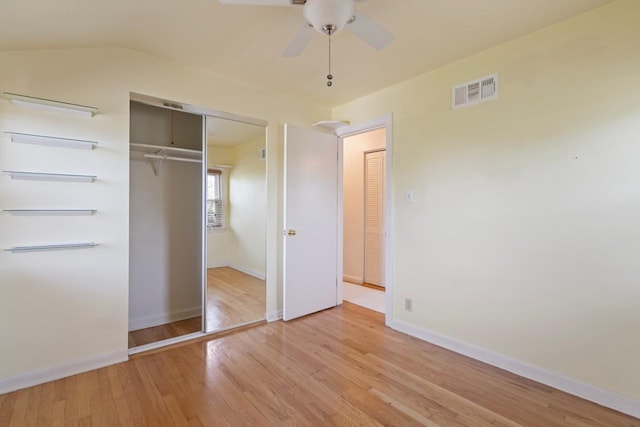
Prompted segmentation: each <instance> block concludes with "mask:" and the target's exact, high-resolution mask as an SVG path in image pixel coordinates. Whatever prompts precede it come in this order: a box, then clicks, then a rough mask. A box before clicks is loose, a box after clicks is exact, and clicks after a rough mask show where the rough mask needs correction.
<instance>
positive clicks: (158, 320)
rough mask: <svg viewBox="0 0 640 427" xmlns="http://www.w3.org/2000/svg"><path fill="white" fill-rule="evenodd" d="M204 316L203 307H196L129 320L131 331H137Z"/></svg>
mask: <svg viewBox="0 0 640 427" xmlns="http://www.w3.org/2000/svg"><path fill="white" fill-rule="evenodd" d="M200 315H202V307H200V306H199V305H198V306H195V307H191V308H185V309H182V310H174V311H172V312H170V313H159V314H154V315H151V316H145V317H138V318H133V319H129V331H137V330H138V329H144V328H151V327H153V326H158V325H165V324H167V323H171V322H177V321H178V320H184V319H191V318H192V317H196V316H200Z"/></svg>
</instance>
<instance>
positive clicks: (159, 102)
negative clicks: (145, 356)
mask: <svg viewBox="0 0 640 427" xmlns="http://www.w3.org/2000/svg"><path fill="white" fill-rule="evenodd" d="M131 101H134V102H139V103H142V104H146V105H150V106H153V107H159V108H163V109H166V110H173V111H180V112H183V113H190V114H195V115H199V116H202V174H201V179H202V182H203V185H202V194H201V198H200V201H201V206H200V209H201V212H202V215H203V216H202V227H201V229H202V234H201V238H200V246H201V253H202V265H201V268H200V270H201V271H200V281H201V283H200V285H201V290H202V314H201V315H202V324H201V329H200V332H194V333H190V334H185V335H181V336H179V337H174V338H169V339H166V340H161V341H156V342H153V343H149V344H144V345H141V346H137V347H132V348H129V349H128V354H129V355H133V354H137V353H143V352H146V351H149V350H154V349H157V348H161V347H166V346H170V345H173V344H177V343H181V342H185V341H189V340H193V339H198V338H204V337H207V336H210V335H215V334H219V333H222V332H225V331H228V330H231V329H236V328H241V327H245V326H248V325H251V324H254V323H261V322H264V321H265V320H268V315H267V307H268V299H269V292H270V286H272V284H271V281H270V280H269V262H268V260H269V259H270V257H271V251H272V248H271V247H270V245H269V244H267V241H268V235H269V230H268V226H267V225H268V223H269V218H265V229H266V233H265V235H266V236H267V241H265V242H264V244H265V296H266V298H265V307H264V316H263V317H262V318H260V319H257V320H255V321H251V322H246V323H242V324H239V325H232V326H229V327H226V328H220V329H217V330H215V331H211V332H206V322H207V226H206V198H207V186H206V176H207V116H211V117H215V118H220V119H225V120H232V121H236V122H241V123H247V124H250V125H255V126H261V127H263V128H264V131H265V136H264V137H265V148H266V150H267V153H268V151H269V139H268V137H267V136H268V134H269V133H268V130H269V122H267V121H266V120H262V119H256V118H253V117H248V116H243V115H240V114H235V113H229V112H226V111H221V110H215V109H211V108H206V107H201V106H196V105H192V104H187V103H183V102H179V101H172V100H167V99H164V98H158V97H156V96H152V95H145V94H141V93H137V92H129V102H131ZM265 160H266V161H267V165H266V171H265V185H266V191H265V193H266V194H265V197H268V194H269V191H270V186H269V180H268V170H269V164H268V156H267V158H266V159H265ZM267 204H268V201H267ZM129 286H131V284H130V283H129ZM127 325H128V322H127ZM127 333H128V327H127Z"/></svg>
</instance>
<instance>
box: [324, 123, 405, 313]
mask: <svg viewBox="0 0 640 427" xmlns="http://www.w3.org/2000/svg"><path fill="white" fill-rule="evenodd" d="M381 128H385V129H386V131H387V146H386V150H387V153H386V155H387V162H386V168H387V175H386V182H385V184H386V188H387V193H386V195H385V201H384V203H385V208H384V209H385V212H384V214H385V224H384V228H385V232H386V236H385V248H384V251H385V260H384V270H385V272H384V277H385V283H386V288H385V324H386V325H387V326H388V325H389V324H390V323H391V322H392V321H393V318H394V317H393V280H392V277H393V252H392V250H391V248H392V246H393V227H392V224H393V114H391V113H389V114H386V115H384V116H380V117H376V118H373V119H370V120H366V121H364V122H361V123H356V124H353V125H349V126H344V127H341V128H338V129H336V131H335V133H336V135H337V136H338V138H339V139H338V162H339V163H338V165H339V167H338V209H339V210H338V212H342V209H343V206H342V195H343V194H342V193H343V177H342V166H343V165H342V162H343V147H344V138H347V137H349V136H353V135H358V134H361V133H365V132H370V131H373V130H376V129H381ZM343 227H344V224H343V216H342V215H338V278H337V279H338V280H337V282H338V304H342V272H343V267H342V262H343V258H342V256H343V245H344V241H343V234H342V233H343Z"/></svg>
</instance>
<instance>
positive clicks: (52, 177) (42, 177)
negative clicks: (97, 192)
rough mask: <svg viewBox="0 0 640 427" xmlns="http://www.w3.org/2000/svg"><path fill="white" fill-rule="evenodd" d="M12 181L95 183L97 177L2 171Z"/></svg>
mask: <svg viewBox="0 0 640 427" xmlns="http://www.w3.org/2000/svg"><path fill="white" fill-rule="evenodd" d="M2 172H4V173H6V174H8V175H9V176H11V179H22V180H29V181H60V182H93V181H94V180H95V179H96V178H97V176H95V175H73V174H66V173H43V172H23V171H2Z"/></svg>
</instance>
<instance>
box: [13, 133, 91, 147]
mask: <svg viewBox="0 0 640 427" xmlns="http://www.w3.org/2000/svg"><path fill="white" fill-rule="evenodd" d="M5 133H6V134H8V135H10V139H11V142H19V143H23V144H37V145H46V146H50V147H63V148H80V149H84V150H93V149H94V147H96V146H97V145H98V143H97V142H95V141H86V140H83V139H70V138H59V137H56V136H46V135H34V134H30V133H18V132H5Z"/></svg>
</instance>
